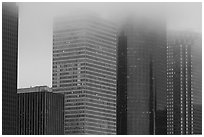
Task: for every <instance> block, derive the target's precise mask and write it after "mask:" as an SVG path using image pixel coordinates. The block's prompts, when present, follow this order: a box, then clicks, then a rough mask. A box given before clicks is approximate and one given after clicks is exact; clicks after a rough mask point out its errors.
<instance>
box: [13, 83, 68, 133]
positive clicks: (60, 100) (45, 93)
mask: <svg viewBox="0 0 204 137" xmlns="http://www.w3.org/2000/svg"><path fill="white" fill-rule="evenodd" d="M63 112H64V95H63V94H59V93H52V89H50V88H49V87H47V86H36V87H31V88H21V89H18V113H17V114H18V115H17V134H18V135H63V134H64V129H63V128H64V113H63Z"/></svg>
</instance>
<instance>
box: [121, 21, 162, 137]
mask: <svg viewBox="0 0 204 137" xmlns="http://www.w3.org/2000/svg"><path fill="white" fill-rule="evenodd" d="M127 21H128V22H127V23H126V24H124V25H123V27H122V31H121V35H120V36H119V44H118V79H117V134H136V135H137V134H142V135H147V134H166V129H165V127H166V122H165V120H166V25H165V23H164V22H163V21H161V22H159V20H157V21H153V20H151V19H148V18H137V19H135V20H134V19H129V20H127Z"/></svg>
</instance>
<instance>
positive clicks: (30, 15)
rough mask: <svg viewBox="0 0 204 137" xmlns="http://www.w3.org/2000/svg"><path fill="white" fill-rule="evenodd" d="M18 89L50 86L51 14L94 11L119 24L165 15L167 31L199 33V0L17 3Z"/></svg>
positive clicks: (200, 9) (200, 4)
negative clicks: (181, 1)
mask: <svg viewBox="0 0 204 137" xmlns="http://www.w3.org/2000/svg"><path fill="white" fill-rule="evenodd" d="M18 5H19V17H20V22H19V54H18V56H19V57H18V59H19V60H18V88H21V87H29V86H36V85H48V86H51V81H52V23H53V17H56V16H61V15H72V16H74V15H75V14H79V13H93V14H95V15H96V16H100V17H102V18H105V19H107V20H110V21H112V22H114V23H115V24H117V25H120V23H121V22H123V21H124V19H126V18H127V17H131V18H135V17H138V16H141V17H143V16H144V17H149V18H153V19H159V18H165V19H166V24H167V29H168V30H174V31H175V30H185V31H186V30H188V31H195V32H201V29H202V17H201V16H202V3H201V2H200V3H190V2H188V3H178V2H177V3H88V2H86V3H56V2H55V3H18Z"/></svg>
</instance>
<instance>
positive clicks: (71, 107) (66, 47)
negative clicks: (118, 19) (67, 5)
mask: <svg viewBox="0 0 204 137" xmlns="http://www.w3.org/2000/svg"><path fill="white" fill-rule="evenodd" d="M116 41H117V40H116V28H115V26H114V25H113V24H111V23H110V22H108V21H106V20H103V19H99V18H97V17H93V16H81V15H80V16H77V17H64V18H63V17H62V18H56V19H55V24H54V32H53V82H52V86H53V91H54V92H56V93H63V94H64V95H65V100H64V104H65V108H64V110H65V127H64V130H65V134H116V45H117V42H116Z"/></svg>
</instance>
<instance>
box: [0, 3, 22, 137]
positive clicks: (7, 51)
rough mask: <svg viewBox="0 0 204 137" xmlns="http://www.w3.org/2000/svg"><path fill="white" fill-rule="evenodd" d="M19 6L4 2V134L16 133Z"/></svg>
mask: <svg viewBox="0 0 204 137" xmlns="http://www.w3.org/2000/svg"><path fill="white" fill-rule="evenodd" d="M17 62H18V7H17V6H16V4H15V3H12V2H9V3H7V2H2V134H3V135H15V134H16V114H17Z"/></svg>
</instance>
